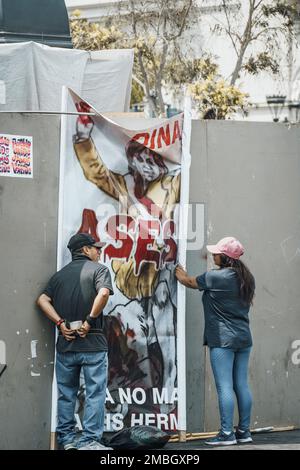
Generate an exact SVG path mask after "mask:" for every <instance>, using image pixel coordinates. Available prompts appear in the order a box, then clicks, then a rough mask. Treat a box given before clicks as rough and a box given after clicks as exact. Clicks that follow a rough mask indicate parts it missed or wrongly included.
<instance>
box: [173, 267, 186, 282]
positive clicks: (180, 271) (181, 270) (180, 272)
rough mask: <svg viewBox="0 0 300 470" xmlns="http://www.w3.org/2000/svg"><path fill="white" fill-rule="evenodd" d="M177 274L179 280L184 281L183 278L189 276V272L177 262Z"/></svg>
mask: <svg viewBox="0 0 300 470" xmlns="http://www.w3.org/2000/svg"><path fill="white" fill-rule="evenodd" d="M175 276H176V278H177V279H178V281H179V282H182V280H183V279H184V278H186V277H187V272H186V271H185V269H184V268H183V267H182V266H181V264H177V266H176V268H175Z"/></svg>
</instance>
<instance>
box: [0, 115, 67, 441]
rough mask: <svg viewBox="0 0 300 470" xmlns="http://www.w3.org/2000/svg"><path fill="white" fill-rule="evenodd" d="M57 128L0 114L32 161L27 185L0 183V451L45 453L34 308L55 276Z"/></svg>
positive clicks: (44, 338)
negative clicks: (3, 365) (28, 142)
mask: <svg viewBox="0 0 300 470" xmlns="http://www.w3.org/2000/svg"><path fill="white" fill-rule="evenodd" d="M59 125H60V121H59V117H57V116H38V115H20V114H18V115H17V114H9V113H5V114H0V132H1V133H6V134H15V135H29V136H33V158H34V165H33V175H34V177H33V179H25V178H8V177H3V176H0V234H1V243H0V260H1V275H0V299H1V303H0V314H1V327H0V341H3V343H1V344H2V346H3V345H5V346H6V361H7V369H6V370H5V371H4V372H3V374H2V376H1V377H0V390H1V393H0V449H6V450H7V449H48V448H49V439H50V411H51V410H50V408H51V383H52V375H53V365H52V364H51V361H53V351H54V336H53V333H54V331H53V328H52V329H51V328H49V321H48V320H47V319H46V317H44V316H43V315H42V314H41V313H39V312H38V310H37V309H36V307H35V305H34V302H35V299H36V298H37V296H38V294H39V293H40V291H41V289H42V287H43V286H44V284H45V282H46V281H47V280H48V278H49V276H50V275H51V274H53V272H55V270H56V233H57V206H58V164H59ZM35 348H36V354H37V357H36V358H35V357H34V356H35ZM32 356H33V357H32ZM0 362H1V361H0Z"/></svg>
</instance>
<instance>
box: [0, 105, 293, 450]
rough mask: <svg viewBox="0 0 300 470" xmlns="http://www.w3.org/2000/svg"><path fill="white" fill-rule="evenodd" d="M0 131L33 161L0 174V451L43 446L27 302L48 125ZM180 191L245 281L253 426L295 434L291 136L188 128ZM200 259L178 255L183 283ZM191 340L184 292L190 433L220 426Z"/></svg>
mask: <svg viewBox="0 0 300 470" xmlns="http://www.w3.org/2000/svg"><path fill="white" fill-rule="evenodd" d="M0 131H1V133H10V134H21V135H32V136H33V152H34V178H33V179H16V178H7V177H0V230H1V231H0V233H1V244H0V259H1V274H0V298H1V304H0V313H1V329H0V352H1V350H2V349H3V344H4V343H2V341H3V342H5V345H6V356H7V365H8V366H7V369H6V370H5V371H4V373H3V375H2V376H1V377H0V386H1V393H0V417H1V418H0V449H46V448H48V447H49V436H50V406H51V382H52V372H53V365H52V364H51V362H52V361H53V351H54V338H53V333H52V332H53V330H52V329H51V328H49V322H48V320H47V319H46V318H45V317H44V316H43V315H41V314H39V312H38V310H37V309H36V307H35V305H34V301H35V299H36V297H37V295H38V294H39V292H40V290H41V289H42V286H43V285H44V283H45V282H46V281H47V280H48V278H49V276H50V275H51V274H52V273H53V272H54V271H55V269H56V238H57V206H58V164H59V118H58V117H55V116H34V115H26V114H25V115H24V114H23V115H21V114H19V115H18V114H9V113H7V114H0ZM190 186H191V192H190V200H191V202H193V203H194V204H195V203H201V204H204V205H205V227H206V233H205V239H206V240H205V242H215V241H216V240H218V239H219V238H221V237H223V236H225V235H230V234H233V235H235V236H237V237H238V238H240V239H241V240H242V242H243V243H244V244H245V247H246V254H245V256H244V260H245V262H246V263H248V265H249V267H250V268H251V270H252V271H253V273H254V274H255V277H256V281H257V294H256V298H255V306H254V308H253V310H252V314H251V319H252V327H253V333H254V342H255V346H254V352H253V356H252V361H251V385H252V389H253V394H254V403H255V406H254V412H253V423H252V425H253V426H255V427H260V426H269V425H288V424H294V425H300V406H299V405H300V403H299V402H300V394H299V390H300V374H299V366H297V365H295V364H293V363H292V361H291V355H292V352H293V350H292V343H293V341H295V340H297V339H300V319H299V311H300V289H299V278H300V256H299V252H300V212H299V200H300V152H299V128H296V127H293V128H291V129H288V128H287V127H285V126H283V125H279V124H263V123H243V122H229V121H228V122H199V121H195V122H194V123H193V131H192V167H191V185H190ZM203 254H204V252H203V251H199V249H197V250H194V251H189V252H188V255H187V263H188V270H189V271H190V273H191V274H198V273H201V272H204V271H205V270H206V266H207V263H206V260H205V259H204V258H203ZM202 335H203V311H202V303H201V294H200V293H199V292H197V291H189V292H188V296H187V418H188V431H190V432H192V431H193V432H196V431H202V430H204V429H208V430H215V429H218V427H219V423H218V410H217V401H216V396H215V393H214V384H213V381H212V377H211V373H210V366H209V364H208V360H207V357H206V356H207V355H206V350H205V348H203V347H202ZM32 341H37V343H32ZM33 344H36V347H37V358H32V357H31V356H32V351H33V350H32V349H31V345H33ZM0 362H1V361H0ZM39 374H40V375H39Z"/></svg>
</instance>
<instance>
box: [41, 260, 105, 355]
mask: <svg viewBox="0 0 300 470" xmlns="http://www.w3.org/2000/svg"><path fill="white" fill-rule="evenodd" d="M103 287H106V288H107V289H109V291H110V294H111V295H112V294H113V288H112V283H111V277H110V273H109V270H108V268H107V267H106V266H103V265H101V264H99V263H96V262H94V261H91V260H90V259H89V258H88V257H86V256H84V255H81V254H78V255H76V256H74V257H73V260H72V261H71V263H69V264H68V265H67V266H65V267H64V268H63V269H61V270H60V271H58V272H57V273H55V274H54V275H53V276H52V278H51V279H50V281H49V282H48V285H47V287H46V289H45V290H44V294H46V295H47V296H48V297H50V298H51V300H52V304H53V307H54V308H55V310H56V311H57V313H58V314H59V316H60V317H61V318H64V319H65V320H67V322H71V321H76V320H82V321H84V320H85V319H86V316H87V315H88V314H89V313H90V312H91V309H92V305H93V303H94V300H95V297H96V296H97V293H98V292H99V290H100V289H101V288H103ZM102 316H103V314H100V316H99V317H98V318H97V321H96V326H95V328H91V329H90V331H89V333H88V334H87V336H86V337H85V338H80V337H76V339H74V340H72V341H67V340H66V339H65V338H64V337H63V335H62V334H59V336H58V340H57V344H56V347H57V351H58V352H80V351H107V341H106V338H105V336H104V334H103V318H102Z"/></svg>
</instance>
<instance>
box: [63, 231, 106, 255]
mask: <svg viewBox="0 0 300 470" xmlns="http://www.w3.org/2000/svg"><path fill="white" fill-rule="evenodd" d="M104 245H105V243H103V242H96V240H95V238H93V237H92V236H91V235H90V234H89V233H76V235H73V236H72V237H71V238H70V240H69V243H68V245H67V246H68V248H69V250H70V251H75V250H79V249H80V248H82V247H83V246H96V247H97V248H102V247H103V246H104Z"/></svg>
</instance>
